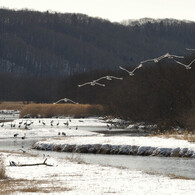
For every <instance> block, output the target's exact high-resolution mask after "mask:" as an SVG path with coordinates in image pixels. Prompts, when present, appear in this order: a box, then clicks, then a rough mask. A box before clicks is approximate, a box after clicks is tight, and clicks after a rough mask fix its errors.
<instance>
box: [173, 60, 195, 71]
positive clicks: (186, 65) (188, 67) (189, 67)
mask: <svg viewBox="0 0 195 195" xmlns="http://www.w3.org/2000/svg"><path fill="white" fill-rule="evenodd" d="M174 61H175V62H176V63H177V64H180V65H182V66H185V68H186V69H187V70H190V69H191V68H192V67H191V65H192V64H193V63H194V62H195V59H193V60H192V61H191V62H190V63H189V64H183V63H181V62H179V61H176V60H174Z"/></svg>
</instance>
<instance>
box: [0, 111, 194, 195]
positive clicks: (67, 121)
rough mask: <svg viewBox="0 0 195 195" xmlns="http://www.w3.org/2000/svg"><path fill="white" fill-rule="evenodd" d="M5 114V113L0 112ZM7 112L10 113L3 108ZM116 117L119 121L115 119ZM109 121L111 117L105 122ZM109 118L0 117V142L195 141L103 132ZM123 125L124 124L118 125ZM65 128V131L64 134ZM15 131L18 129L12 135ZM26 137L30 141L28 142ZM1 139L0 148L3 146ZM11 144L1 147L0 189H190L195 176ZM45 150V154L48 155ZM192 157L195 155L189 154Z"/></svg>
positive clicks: (74, 191)
mask: <svg viewBox="0 0 195 195" xmlns="http://www.w3.org/2000/svg"><path fill="white" fill-rule="evenodd" d="M3 114H4V113H3ZM6 115H8V114H6ZM115 121H116V122H117V121H120V120H117V119H115ZM108 122H109V123H108ZM110 126H111V124H110V121H105V120H103V118H85V119H84V118H82V119H72V118H50V119H19V118H16V119H15V120H13V121H12V122H2V123H0V144H2V143H4V142H5V141H6V142H7V140H8V141H9V142H7V143H8V144H9V143H11V142H13V143H14V144H16V143H17V142H19V143H20V142H21V143H22V142H23V139H24V140H25V142H28V140H29V141H30V140H31V139H33V140H36V139H37V140H40V139H43V140H41V141H40V142H41V143H53V144H112V145H139V146H153V147H163V148H167V147H169V148H177V147H181V148H189V149H191V150H193V151H195V144H194V143H190V142H187V141H185V140H176V139H173V138H169V139H165V138H158V137H137V136H133V137H132V136H126V135H123V136H116V135H115V136H105V135H104V134H103V133H97V132H101V131H105V130H106V131H110V132H112V131H114V130H115V129H114V127H113V128H110ZM119 130H121V131H122V129H119ZM62 133H65V136H64V134H62ZM14 135H16V136H15V137H14ZM29 143H30V142H29ZM1 146H2V145H0V150H1ZM14 147H16V146H13V147H10V148H8V149H7V150H8V151H5V147H3V149H2V151H1V152H0V155H1V157H2V158H3V159H4V160H5V166H6V173H7V176H8V179H6V180H0V194H45V193H47V194H90V195H91V194H125V195H126V194H163V195H164V194H189V195H191V194H193V193H194V192H195V180H194V179H189V178H186V177H178V176H175V175H161V174H155V173H154V172H153V173H151V172H150V173H146V172H145V171H138V170H131V169H128V168H124V167H120V166H119V167H118V166H104V165H100V164H91V163H89V164H88V163H86V162H85V161H83V160H82V159H80V158H79V157H78V158H72V157H71V156H64V158H59V157H51V156H47V155H45V156H44V157H42V156H40V155H35V153H32V152H31V151H30V150H29V151H28V148H23V149H24V150H26V151H27V152H26V153H22V151H20V152H19V151H18V148H17V149H14ZM46 156H47V157H46ZM45 158H47V163H48V164H52V165H53V166H51V167H50V166H45V165H40V166H31V167H29V166H26V167H12V166H9V162H10V161H14V162H16V163H18V164H29V163H42V162H43V161H44V159H45ZM192 160H194V159H192Z"/></svg>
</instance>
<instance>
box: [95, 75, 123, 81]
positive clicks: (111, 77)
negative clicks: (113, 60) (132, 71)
mask: <svg viewBox="0 0 195 195" xmlns="http://www.w3.org/2000/svg"><path fill="white" fill-rule="evenodd" d="M102 79H107V80H109V81H111V80H112V79H116V80H123V78H122V77H115V76H103V77H101V78H99V79H96V80H95V81H100V80H102Z"/></svg>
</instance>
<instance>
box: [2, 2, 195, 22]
mask: <svg viewBox="0 0 195 195" xmlns="http://www.w3.org/2000/svg"><path fill="white" fill-rule="evenodd" d="M0 7H1V8H2V7H6V8H11V9H24V8H28V9H33V10H39V11H46V10H52V11H57V12H62V13H67V12H68V13H83V14H87V15H89V16H95V17H101V18H104V19H108V20H110V21H112V22H115V21H116V22H120V21H122V20H126V19H139V18H144V17H150V18H175V19H181V20H183V19H185V20H192V21H195V0H0Z"/></svg>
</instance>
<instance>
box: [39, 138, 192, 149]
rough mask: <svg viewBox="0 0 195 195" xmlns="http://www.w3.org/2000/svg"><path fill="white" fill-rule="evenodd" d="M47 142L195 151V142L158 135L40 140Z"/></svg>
mask: <svg viewBox="0 0 195 195" xmlns="http://www.w3.org/2000/svg"><path fill="white" fill-rule="evenodd" d="M40 143H47V144H52V143H53V144H76V145H77V144H78V145H81V144H102V145H103V144H110V145H136V146H151V147H158V148H177V147H180V148H188V149H190V150H194V151H195V143H190V142H188V141H186V140H177V139H174V138H169V139H165V138H158V137H129V136H113V137H103V136H94V137H64V138H62V140H59V139H58V140H53V139H48V140H47V141H40Z"/></svg>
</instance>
